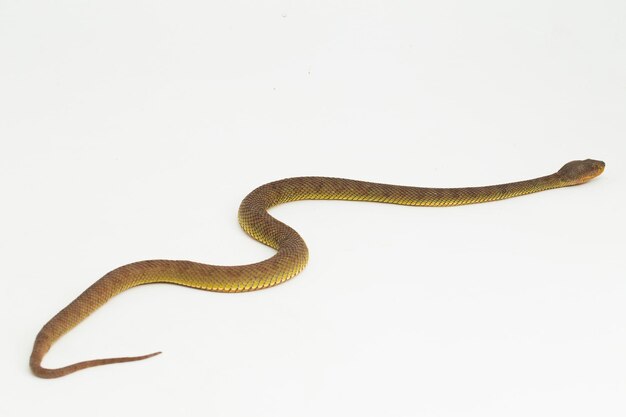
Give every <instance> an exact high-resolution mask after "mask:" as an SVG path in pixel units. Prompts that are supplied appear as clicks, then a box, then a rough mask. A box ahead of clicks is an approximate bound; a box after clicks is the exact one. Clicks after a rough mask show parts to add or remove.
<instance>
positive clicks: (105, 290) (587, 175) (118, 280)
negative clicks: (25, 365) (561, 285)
mask: <svg viewBox="0 0 626 417" xmlns="http://www.w3.org/2000/svg"><path fill="white" fill-rule="evenodd" d="M603 170H604V162H601V161H595V160H590V159H587V160H584V161H572V162H569V163H567V164H566V165H564V166H563V167H562V168H561V169H560V170H559V171H558V172H556V173H554V174H551V175H547V176H543V177H539V178H535V179H531V180H526V181H519V182H512V183H508V184H500V185H491V186H484V187H469V188H422V187H408V186H399V185H388V184H377V183H371V182H365V181H356V180H348V179H342V178H326V177H296V178H287V179H283V180H279V181H275V182H271V183H268V184H265V185H262V186H260V187H258V188H256V189H255V190H254V191H252V192H251V193H250V194H248V196H246V197H245V198H244V200H243V201H242V203H241V206H240V208H239V215H238V218H239V223H240V225H241V227H242V228H243V230H244V231H245V232H246V233H248V234H249V235H250V236H251V237H253V238H254V239H256V240H258V241H259V242H262V243H264V244H266V245H268V246H270V247H272V248H274V249H276V251H277V252H276V254H275V255H274V256H272V257H271V258H269V259H266V260H264V261H261V262H258V263H253V264H249V265H238V266H216V265H207V264H203V263H198V262H191V261H178V260H148V261H140V262H135V263H131V264H128V265H124V266H121V267H119V268H117V269H114V270H112V271H111V272H109V273H107V274H106V275H104V276H103V277H102V278H100V279H99V280H98V281H96V282H95V283H94V284H93V285H91V286H90V287H89V288H87V289H86V290H85V291H84V292H83V293H82V294H80V295H79V296H78V297H77V298H76V299H75V300H74V301H72V302H71V303H70V304H69V305H68V306H67V307H65V308H64V309H63V310H61V311H60V312H59V313H58V314H57V315H55V316H54V317H53V318H52V319H50V321H48V323H46V324H45V325H44V326H43V328H42V329H41V330H40V332H39V333H38V335H37V337H36V339H35V343H34V346H33V351H32V354H31V357H30V367H31V370H32V372H33V373H34V374H35V375H37V376H39V377H42V378H57V377H61V376H64V375H67V374H70V373H72V372H75V371H78V370H81V369H84V368H89V367H93V366H98V365H106V364H111V363H119V362H130V361H137V360H141V359H146V358H149V357H151V356H154V355H157V354H158V353H160V352H156V353H152V354H150V355H144V356H134V357H122V358H110V359H95V360H89V361H85V362H78V363H74V364H71V365H68V366H65V367H62V368H56V369H50V368H45V367H43V366H42V365H41V362H42V360H43V357H44V355H45V354H46V353H47V352H48V350H49V349H50V347H51V346H52V344H53V343H54V342H55V341H56V340H58V339H59V338H60V337H61V336H63V335H64V334H65V333H67V332H68V331H69V330H71V329H72V328H74V327H75V326H76V325H77V324H78V323H80V322H81V321H83V320H84V319H85V318H86V317H87V316H89V314H91V313H92V312H93V311H95V310H96V309H97V308H99V307H100V306H102V305H103V304H104V303H106V302H107V301H108V300H109V299H110V298H112V297H113V296H115V295H117V294H119V293H121V292H122V291H125V290H127V289H129V288H132V287H135V286H138V285H143V284H151V283H158V282H160V283H172V284H179V285H184V286H187V287H193V288H199V289H203V290H208V291H217V292H244V291H252V290H259V289H263V288H268V287H272V286H274V285H278V284H280V283H282V282H285V281H287V280H288V279H290V278H292V277H294V276H295V275H297V274H298V273H299V272H300V271H302V269H303V268H304V267H305V265H306V263H307V260H308V249H307V246H306V244H305V243H304V240H303V239H302V238H301V237H300V235H299V234H298V233H297V232H296V231H295V230H293V229H292V228H291V227H289V226H287V225H286V224H284V223H282V222H280V221H278V220H276V219H275V218H274V217H272V216H271V215H270V214H269V213H268V212H267V210H268V209H269V208H270V207H273V206H276V205H278V204H282V203H287V202H290V201H297V200H352V201H371V202H379V203H392V204H401V205H410V206H457V205H462V204H473V203H482V202H487V201H495V200H502V199H505V198H510V197H516V196H520V195H524V194H530V193H534V192H538V191H543V190H548V189H552V188H558V187H565V186H570V185H576V184H581V183H583V182H586V181H588V180H590V179H591V178H594V177H596V176H597V175H600V174H601V173H602V171H603Z"/></svg>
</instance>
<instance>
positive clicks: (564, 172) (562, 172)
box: [557, 159, 604, 185]
mask: <svg viewBox="0 0 626 417" xmlns="http://www.w3.org/2000/svg"><path fill="white" fill-rule="evenodd" d="M602 171H604V162H602V161H596V160H595V159H585V160H584V161H572V162H568V163H567V164H565V165H563V168H561V169H559V172H557V174H558V175H559V177H560V178H561V181H562V182H563V183H564V185H577V184H582V183H584V182H587V181H589V180H590V179H592V178H595V177H597V176H598V175H600V174H602Z"/></svg>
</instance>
